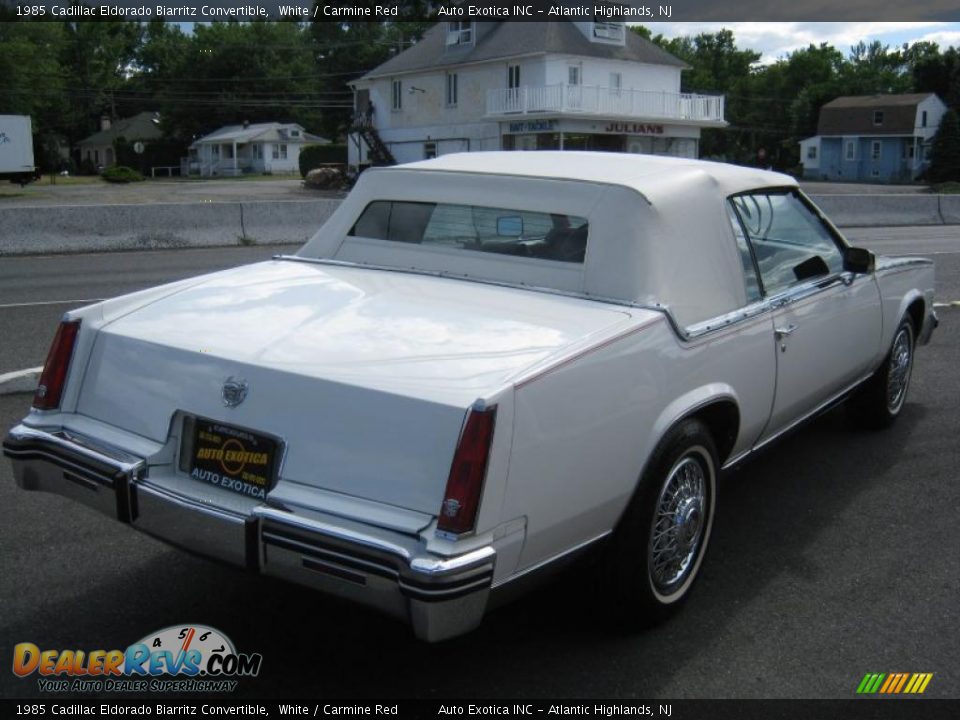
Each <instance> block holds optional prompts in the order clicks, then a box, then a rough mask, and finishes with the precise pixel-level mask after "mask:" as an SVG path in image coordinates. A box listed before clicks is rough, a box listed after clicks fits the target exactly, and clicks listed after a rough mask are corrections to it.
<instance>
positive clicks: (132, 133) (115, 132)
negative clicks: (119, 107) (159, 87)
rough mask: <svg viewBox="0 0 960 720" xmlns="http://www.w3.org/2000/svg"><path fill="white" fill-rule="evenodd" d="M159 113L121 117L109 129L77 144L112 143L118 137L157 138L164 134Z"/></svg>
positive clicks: (130, 140)
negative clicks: (158, 120)
mask: <svg viewBox="0 0 960 720" xmlns="http://www.w3.org/2000/svg"><path fill="white" fill-rule="evenodd" d="M158 118H159V114H158V113H156V112H149V111H148V112H142V113H137V114H136V115H134V116H132V117H128V118H121V119H120V120H117V121H116V122H114V123H112V124H111V125H110V128H109V129H107V130H100V131H99V132H95V133H94V134H93V135H90V136H89V137H85V138H84V139H83V140H81V141H79V142H78V143H77V145H111V144H112V143H113V141H114V140H116V139H117V138H121V137H122V138H124V139H125V140H127V141H129V142H132V141H134V140H156V139H158V138H159V137H161V136H162V135H163V132H162V131H161V130H160V126H159V125H158V123H157V122H156V120H157V119H158Z"/></svg>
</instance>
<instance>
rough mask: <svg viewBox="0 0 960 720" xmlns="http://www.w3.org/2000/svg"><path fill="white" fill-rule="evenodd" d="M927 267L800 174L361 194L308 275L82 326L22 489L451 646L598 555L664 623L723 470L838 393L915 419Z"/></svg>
mask: <svg viewBox="0 0 960 720" xmlns="http://www.w3.org/2000/svg"><path fill="white" fill-rule="evenodd" d="M935 326H936V316H935V315H934V312H933V265H932V263H931V262H930V261H929V260H925V259H919V258H898V259H890V258H882V257H874V256H873V255H872V254H871V253H869V252H867V251H866V250H862V249H858V248H853V247H849V246H848V245H847V243H846V242H845V241H844V239H843V237H842V236H841V235H840V233H839V232H837V230H836V229H835V228H834V227H833V225H831V224H830V222H829V221H828V220H827V219H826V218H824V217H823V215H822V214H821V213H820V212H819V211H818V210H817V208H816V207H815V206H814V205H813V204H811V202H810V201H809V200H808V199H807V198H806V197H805V196H804V195H803V193H802V192H800V190H799V189H798V188H797V185H796V182H795V181H794V180H793V179H791V178H789V177H787V176H785V175H779V174H776V173H771V172H764V171H759V170H754V169H749V168H741V167H734V166H728V165H722V164H716V163H707V162H699V161H694V160H680V159H672V158H661V157H651V156H636V155H633V156H631V155H617V154H602V153H596V154H594V153H553V152H531V153H523V152H516V153H473V154H462V155H448V156H444V157H441V158H438V159H435V160H430V161H425V162H418V163H414V164H411V165H405V166H400V167H393V168H383V169H372V170H369V171H367V172H365V173H364V174H363V176H362V177H361V178H360V181H359V182H358V183H357V186H356V188H355V189H354V190H353V191H352V192H351V193H350V195H349V197H347V199H346V200H345V201H344V202H343V204H342V205H341V206H340V207H339V208H338V209H337V211H336V212H335V213H334V214H333V216H332V217H331V218H330V220H329V221H328V222H327V223H326V224H325V225H324V226H323V227H322V228H321V229H320V231H319V232H318V233H317V234H316V236H315V237H314V238H313V239H312V240H310V241H309V242H308V243H307V244H306V245H305V246H304V247H303V248H302V249H301V250H300V251H299V252H298V253H297V254H296V255H294V256H290V257H277V258H275V259H273V260H271V261H268V262H262V263H258V264H254V265H249V266H246V267H240V268H236V269H232V270H226V271H223V272H218V273H214V274H211V275H206V276H203V277H197V278H193V279H190V280H185V281H181V282H177V283H173V284H170V285H165V286H163V287H158V288H155V289H152V290H147V291H143V292H138V293H134V294H132V295H127V296H124V297H118V298H115V299H112V300H108V301H106V302H101V303H98V304H96V305H91V306H89V307H85V308H82V309H80V310H76V311H72V312H69V313H67V314H66V316H65V317H64V318H63V322H62V323H61V324H60V327H59V329H58V330H57V333H56V337H55V339H54V342H53V346H52V347H51V349H50V354H49V356H48V358H47V362H46V365H45V366H44V370H43V374H42V377H41V379H40V386H39V387H38V389H37V393H36V396H35V398H34V401H33V408H32V409H31V411H30V414H29V415H28V416H27V417H26V418H24V420H23V421H22V424H20V425H18V426H16V427H15V428H13V429H12V430H11V431H10V433H9V435H8V436H7V437H6V439H5V441H4V444H3V448H4V453H5V454H6V455H7V457H9V458H10V459H11V461H12V462H13V467H14V474H15V477H16V480H17V482H18V483H19V485H20V486H21V487H22V488H24V489H27V490H43V491H47V492H54V493H58V494H61V495H65V496H67V497H70V498H73V499H75V500H77V501H79V502H81V503H84V504H86V505H89V506H91V507H93V508H95V509H97V510H99V511H101V512H102V513H104V514H106V515H108V516H110V517H112V518H116V519H118V520H120V521H121V522H124V523H129V524H130V525H132V526H133V527H134V528H136V529H139V530H142V531H143V532H146V533H149V534H150V535H152V536H154V537H157V538H160V539H162V540H165V541H167V542H169V543H171V544H174V545H177V546H179V547H182V548H185V549H187V550H190V551H193V552H196V553H201V554H203V555H207V556H211V557H214V558H218V559H220V560H223V561H227V562H229V563H233V564H235V565H237V566H240V567H246V568H250V569H254V570H258V571H259V572H262V573H265V574H267V575H272V576H277V577H281V578H286V579H289V580H292V581H294V582H297V583H301V584H304V585H308V586H312V587H315V588H317V589H319V590H322V591H325V592H328V593H332V594H334V595H338V596H341V597H344V598H348V599H351V600H354V601H356V602H358V603H364V604H367V605H370V606H373V607H376V608H379V609H381V610H383V611H386V612H388V613H391V614H393V615H395V616H397V617H400V618H404V619H406V620H407V621H408V622H409V623H410V624H411V625H412V626H413V629H414V631H415V632H416V634H417V636H418V637H420V638H424V639H427V640H441V639H444V638H449V637H452V636H455V635H458V634H461V633H464V632H466V631H468V630H470V629H472V628H474V627H476V626H477V625H478V624H479V623H480V621H481V618H482V616H483V614H484V611H485V610H486V608H487V607H488V605H489V604H490V601H491V600H493V599H496V598H499V597H503V596H505V595H506V594H507V591H508V590H509V589H510V588H515V587H519V586H520V585H521V583H520V582H519V581H520V579H521V578H524V579H526V578H532V577H535V575H536V571H540V570H545V569H547V568H551V567H556V566H557V564H558V563H560V562H561V561H563V560H565V559H569V558H571V557H573V556H574V555H576V554H577V553H578V551H581V550H584V549H586V548H589V547H592V546H594V544H596V543H598V541H603V542H602V543H600V544H599V545H598V547H597V549H598V551H601V552H602V553H603V559H602V562H600V563H598V565H599V568H600V571H601V575H602V576H603V581H604V582H605V583H606V585H605V587H606V592H607V593H609V597H610V598H611V606H612V607H619V608H626V609H628V610H629V614H630V616H631V617H633V618H638V619H641V620H650V619H657V618H660V617H662V616H664V615H666V614H667V613H668V612H669V611H671V610H673V609H674V608H675V607H676V606H677V605H678V604H679V603H680V602H681V601H682V600H683V599H684V598H685V597H686V596H687V595H688V593H689V591H690V587H691V585H692V584H693V582H694V580H695V579H696V577H697V573H698V571H699V569H700V566H701V562H702V560H703V557H704V553H705V551H706V549H707V544H708V542H709V540H710V532H711V528H712V526H713V522H714V508H715V507H716V496H717V475H718V473H719V472H720V470H721V469H722V468H724V467H728V466H730V465H732V464H733V463H736V462H738V461H740V460H742V459H743V458H745V457H746V456H747V455H748V454H750V453H751V452H753V451H755V450H756V449H757V448H759V447H761V446H763V445H765V444H766V443H768V442H770V441H771V440H773V439H774V438H776V437H777V436H779V435H781V434H782V433H784V432H785V431H787V430H790V429H791V428H793V427H794V426H796V425H797V424H798V423H800V422H801V421H803V420H804V419H806V418H808V417H811V416H813V415H814V414H816V413H817V412H819V411H821V410H823V409H824V408H826V407H828V406H830V405H831V404H833V403H834V402H836V401H838V400H841V399H845V398H849V402H850V403H851V409H853V410H854V411H855V414H856V415H857V416H858V417H859V418H860V419H861V420H862V421H864V422H865V423H868V424H870V425H873V426H885V425H888V424H890V423H891V422H892V421H893V420H895V419H896V417H897V416H898V415H899V414H900V413H901V411H902V409H903V407H904V400H905V397H906V393H907V390H908V387H909V383H910V373H911V368H912V365H913V353H914V348H915V347H916V345H917V344H922V343H925V342H926V341H927V340H928V339H929V337H930V334H931V332H932V331H933V328H934V327H935Z"/></svg>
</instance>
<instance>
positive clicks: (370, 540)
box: [3, 425, 496, 641]
mask: <svg viewBox="0 0 960 720" xmlns="http://www.w3.org/2000/svg"><path fill="white" fill-rule="evenodd" d="M3 454H4V455H6V456H7V457H8V458H10V460H11V461H12V463H13V473H14V478H15V479H16V482H17V484H18V485H19V486H20V487H21V488H23V489H24V490H37V491H43V492H50V493H55V494H58V495H63V496H65V497H68V498H70V499H72V500H76V501H78V502H80V503H83V504H84V505H87V506H89V507H92V508H93V509H95V510H98V511H100V512H101V513H103V514H105V515H108V516H110V517H112V518H116V519H117V520H120V521H121V522H125V523H128V524H130V525H132V526H133V527H134V528H136V529H138V530H140V531H142V532H145V533H147V534H149V535H152V536H154V537H157V538H159V539H161V540H164V541H166V542H168V543H170V544H172V545H176V546H179V547H181V548H184V549H186V550H188V551H190V552H198V548H202V553H201V554H203V555H206V556H208V557H212V558H215V559H218V560H222V561H225V562H228V563H230V564H232V565H236V566H239V567H245V568H247V569H250V570H253V571H257V572H261V573H263V574H266V575H271V576H274V577H279V578H283V579H285V580H290V581H292V582H295V583H298V584H301V585H306V586H308V587H312V588H316V589H318V590H321V591H323V592H326V593H329V594H332V595H336V596H338V597H342V598H345V599H348V600H352V601H355V602H358V603H361V604H364V605H368V606H371V607H375V608H377V609H379V610H381V611H384V612H387V613H389V614H390V615H393V616H395V617H398V618H401V619H405V620H407V621H408V622H409V623H410V624H411V625H412V627H413V629H414V632H415V634H416V635H417V637H419V638H421V639H423V640H427V641H438V640H443V639H446V638H449V637H453V636H456V635H460V634H463V633H465V632H468V631H469V630H472V629H473V628H475V627H476V626H477V625H479V624H480V620H481V619H482V617H483V613H484V611H485V610H486V606H487V600H488V598H489V595H490V585H491V582H492V580H493V568H494V562H495V559H496V551H495V550H494V549H493V547H490V546H484V547H481V548H478V549H475V550H472V551H470V552H467V553H465V554H463V555H457V556H453V557H448V558H444V557H439V556H436V555H433V554H430V553H428V552H426V550H425V549H424V547H423V544H422V542H421V541H420V540H419V538H415V537H411V536H407V535H403V534H400V533H396V532H393V531H387V530H381V529H379V528H369V531H367V530H366V529H358V527H362V526H360V525H359V524H358V523H338V522H337V520H336V519H335V518H332V517H331V518H330V519H329V520H327V519H317V517H316V516H311V517H307V516H305V515H304V514H302V513H297V512H294V511H291V510H288V509H280V508H274V507H270V506H267V505H261V506H257V507H256V508H254V510H253V512H252V514H250V515H249V516H243V515H239V514H236V513H233V512H230V511H228V510H225V509H223V508H219V507H215V506H212V505H210V504H208V503H203V502H199V501H197V500H195V499H193V498H188V497H185V496H183V495H179V494H177V493H174V492H171V491H170V490H168V489H166V488H163V487H160V486H158V485H157V484H155V483H152V482H150V480H149V479H148V477H147V466H146V462H145V460H144V459H143V458H137V457H134V456H132V455H130V454H128V453H126V452H124V451H122V450H118V449H116V448H112V447H109V446H106V445H104V444H103V443H101V442H99V441H96V440H93V439H91V438H87V437H83V436H81V435H78V434H75V433H71V432H69V431H66V430H39V429H35V428H29V427H26V426H24V425H18V426H16V427H14V428H13V429H12V430H11V431H10V433H9V434H8V435H7V437H6V439H5V440H4V442H3Z"/></svg>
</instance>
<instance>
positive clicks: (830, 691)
mask: <svg viewBox="0 0 960 720" xmlns="http://www.w3.org/2000/svg"><path fill="white" fill-rule="evenodd" d="M874 235H877V237H880V236H881V235H882V233H879V234H878V233H874ZM899 236H900V237H901V238H903V237H904V235H903V233H900V235H899ZM881 239H882V238H881ZM947 245H948V249H947V250H943V251H937V252H940V253H941V254H937V255H935V259H936V262H937V272H938V296H939V297H938V299H940V300H955V299H958V298H960V244H958V243H953V244H952V245H950V244H949V243H948V244H947ZM950 248H953V249H952V250H951V249H950ZM185 252H186V251H180V254H178V253H177V252H176V251H174V252H165V253H163V252H160V253H130V254H124V256H123V257H119V256H115V255H109V256H95V255H94V256H77V257H74V258H71V259H63V258H61V259H56V258H53V259H49V260H48V261H45V262H48V263H49V264H48V265H47V266H41V263H42V262H44V261H42V260H41V259H38V258H34V259H32V260H31V259H16V260H14V259H10V261H7V260H4V261H3V266H2V267H0V337H2V338H3V341H2V345H0V372H3V371H5V370H7V369H14V367H15V366H17V365H18V364H21V363H33V362H36V358H37V353H40V356H39V362H42V353H43V352H44V351H45V348H46V344H47V343H48V342H49V337H50V335H52V332H53V326H54V323H55V322H56V318H57V317H58V316H59V314H61V313H62V312H63V311H64V309H66V307H69V306H70V303H69V302H66V303H56V304H52V305H37V304H36V303H38V302H47V300H50V301H61V300H63V301H69V300H80V299H84V298H81V297H77V295H86V294H91V293H92V294H93V296H95V297H101V296H106V295H107V294H116V293H118V292H124V291H128V290H130V289H133V287H134V286H137V285H138V284H144V285H145V284H153V283H156V282H159V281H160V276H163V277H164V278H166V277H171V278H172V277H174V276H183V275H184V274H191V273H192V272H197V271H199V270H200V269H201V268H203V269H208V268H212V267H218V266H222V265H224V264H236V263H239V262H244V261H248V260H252V259H256V257H259V256H257V255H256V253H266V252H268V251H266V250H265V249H262V248H253V249H243V248H237V249H233V250H231V251H230V252H231V253H237V254H235V255H234V254H231V255H218V254H216V253H218V252H220V251H212V250H211V251H189V252H186V254H184V253H185ZM190 253H196V254H190ZM203 253H211V254H208V255H204V254H203ZM244 253H248V254H244ZM27 261H29V262H33V263H34V264H33V265H32V266H30V267H29V268H28V271H27V272H25V269H27V268H26V266H23V265H19V266H18V265H11V264H9V263H10V262H27ZM71 270H72V272H71ZM57 277H62V278H63V283H60V282H57V280H56V278H57ZM18 278H19V279H18ZM31 278H33V280H32V281H31V280H30V279H31ZM45 278H46V279H45ZM71 278H73V279H74V282H73V283H72V285H71V282H70V279H71ZM98 278H99V280H98ZM17 283H19V286H18V285H17ZM64 284H65V285H66V287H64V286H63V285H64ZM58 293H60V294H59V295H58ZM70 295H73V297H70ZM15 298H23V300H21V301H17V300H15ZM18 303H20V304H18ZM23 303H27V304H23ZM940 317H941V326H940V328H939V330H938V331H937V333H936V334H935V335H934V339H933V342H932V343H931V344H930V345H929V346H928V347H926V348H921V349H920V350H919V351H918V354H917V361H916V366H915V369H914V375H913V383H912V386H911V389H910V395H909V398H908V403H907V406H906V409H905V411H904V414H903V416H902V417H901V418H900V421H899V422H898V423H897V425H896V426H895V427H893V428H892V429H890V430H888V431H884V432H881V433H873V432H863V431H859V430H856V429H854V428H852V427H851V426H850V425H849V424H848V423H847V421H846V417H845V414H844V412H843V409H842V408H839V409H838V410H836V411H833V412H831V413H829V414H827V415H824V416H822V417H821V418H819V419H817V420H816V421H814V422H813V423H811V424H809V425H808V426H806V427H805V428H804V429H803V430H801V431H800V432H797V433H795V434H793V435H792V436H790V437H788V438H786V439H785V440H783V441H782V442H780V443H778V444H777V445H776V446H775V447H773V448H772V449H770V450H769V451H767V452H765V453H763V454H762V455H761V456H760V457H758V458H756V459H755V460H753V461H751V462H749V463H747V464H745V465H743V466H742V467H741V468H739V469H737V470H735V471H733V472H730V473H728V474H727V475H726V476H725V477H724V478H723V481H722V483H721V487H720V496H719V497H720V499H719V510H718V513H719V514H718V518H717V525H716V528H715V534H714V538H713V542H712V547H711V551H710V556H709V557H708V559H707V562H706V565H705V566H704V569H703V571H702V575H701V578H700V582H699V586H698V587H697V589H696V592H695V593H694V594H693V596H692V597H691V599H690V602H689V603H688V604H687V606H686V607H685V608H684V609H683V611H682V612H681V613H680V614H679V615H678V616H676V617H675V618H673V619H672V620H671V621H669V622H668V623H666V624H664V625H662V626H659V627H657V628H655V629H652V630H649V631H646V632H643V633H639V634H626V633H624V632H622V631H620V630H619V629H618V628H616V627H611V626H610V625H609V624H608V623H606V622H605V620H604V616H605V609H606V608H605V605H604V601H603V598H602V597H598V596H597V595H596V593H595V592H594V588H593V587H592V585H591V582H590V579H591V575H590V573H589V568H586V567H578V568H575V569H574V570H573V571H572V572H568V573H566V574H564V575H563V576H561V577H559V578H558V579H557V580H556V581H555V582H553V583H551V584H550V585H548V586H545V587H544V588H542V589H541V590H539V591H537V592H536V593H534V594H532V595H529V596H527V597H525V598H523V599H521V600H520V601H518V602H516V603H514V604H512V605H509V606H506V607H504V608H502V609H499V610H496V611H495V612H493V613H491V614H490V615H489V616H488V617H487V619H486V620H485V622H484V624H483V625H482V627H481V628H480V629H479V630H478V631H476V632H474V633H472V634H471V635H468V636H466V637H463V638H459V639H457V640H453V641H450V642H447V643H443V644H440V645H425V644H422V643H419V642H417V641H415V640H414V639H413V637H412V635H411V633H410V632H409V630H408V629H406V628H405V627H404V626H402V625H400V624H397V623H395V622H393V621H391V620H389V619H385V618H381V617H380V616H378V615H376V614H374V613H372V612H369V611H366V610H362V609H360V608H356V607H352V606H349V605H344V604H341V603H338V602H336V601H333V600H331V599H328V598H326V597H323V596H320V595H318V594H316V593H313V592H311V591H309V590H305V589H301V588H298V587H296V586H292V585H287V584H284V583H282V582H280V581H274V580H270V579H266V578H260V577H257V576H254V575H249V574H245V573H243V572H240V571H235V570H232V569H229V568H225V567H221V566H219V565H216V564H213V563H210V562H207V561H205V560H202V559H198V558H195V557H193V556H191V555H189V554H186V553H183V552H181V551H178V550H174V549H171V548H168V547H167V546H165V545H162V544H160V543H159V542H156V541H154V540H152V539H150V538H147V537H145V536H142V535H139V534H137V533H135V532H133V531H132V530H130V529H129V528H127V527H125V526H122V525H120V524H119V523H116V522H111V521H108V520H106V519H105V518H103V517H102V516H99V515H97V514H95V513H94V512H92V511H90V510H87V509H86V508H84V507H81V506H79V505H76V504H74V503H71V502H69V501H67V500H64V499H62V498H59V497H55V496H48V495H43V494H35V493H25V492H22V491H20V490H18V489H17V488H16V487H15V485H14V483H13V480H12V477H11V473H10V469H9V466H8V464H7V463H6V462H5V461H0V547H2V548H3V552H2V553H0V661H3V658H6V659H7V660H6V662H8V661H9V658H10V657H11V652H12V646H13V645H14V644H15V643H18V642H24V641H30V642H33V643H35V644H37V645H39V646H41V647H44V648H85V649H93V648H124V647H126V645H127V644H129V643H130V642H133V641H135V640H137V639H139V638H141V637H143V636H145V635H146V634H148V633H150V632H151V631H154V630H158V629H160V628H163V627H166V626H169V625H175V624H181V623H203V624H206V625H210V626H213V627H216V628H219V629H220V630H222V631H223V632H225V633H226V634H227V635H229V636H230V637H231V638H232V639H233V640H234V642H235V643H236V645H237V646H238V649H241V650H242V651H245V652H259V653H262V654H263V657H264V663H263V669H262V671H261V674H260V676H259V677H257V678H255V679H248V680H245V681H243V682H242V683H241V685H240V687H239V689H238V691H237V696H238V697H284V696H286V697H290V696H296V697H306V696H326V697H381V698H382V697H428V698H434V697H436V698H443V697H485V698H516V697H545V698H547V697H567V698H573V697H606V698H665V699H682V698H754V697H776V698H798V697H802V698H852V697H854V691H855V689H856V686H857V684H858V683H859V681H860V679H861V678H862V677H863V675H864V674H865V673H867V672H932V673H934V678H933V680H932V682H931V683H930V685H929V687H928V689H927V692H926V695H925V697H939V698H944V697H951V698H956V697H960V645H958V643H957V628H958V627H960V603H958V597H960V554H958V552H957V550H958V548H960V523H958V522H957V518H958V516H960V483H958V482H957V467H958V466H960V444H958V442H957V437H958V434H960V414H958V409H957V399H958V397H960V364H958V362H957V358H958V357H960V308H957V309H951V308H943V309H941V310H940ZM29 402H30V398H29V397H28V396H26V395H13V396H5V397H0V430H5V429H6V428H8V427H10V426H11V425H13V424H14V423H15V422H16V421H17V420H18V419H19V418H20V417H21V416H22V415H23V414H24V413H25V412H26V409H27V407H28V405H29ZM37 695H38V692H37V685H36V680H35V679H26V680H21V679H18V678H16V677H15V676H14V675H13V674H12V673H10V672H9V671H0V697H32V696H37Z"/></svg>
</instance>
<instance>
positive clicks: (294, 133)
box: [290, 130, 300, 137]
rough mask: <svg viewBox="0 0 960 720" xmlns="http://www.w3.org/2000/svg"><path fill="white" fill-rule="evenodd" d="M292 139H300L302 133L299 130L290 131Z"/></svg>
mask: <svg viewBox="0 0 960 720" xmlns="http://www.w3.org/2000/svg"><path fill="white" fill-rule="evenodd" d="M290 137H300V131H299V130H291V131H290Z"/></svg>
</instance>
